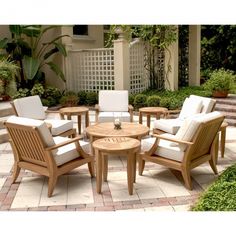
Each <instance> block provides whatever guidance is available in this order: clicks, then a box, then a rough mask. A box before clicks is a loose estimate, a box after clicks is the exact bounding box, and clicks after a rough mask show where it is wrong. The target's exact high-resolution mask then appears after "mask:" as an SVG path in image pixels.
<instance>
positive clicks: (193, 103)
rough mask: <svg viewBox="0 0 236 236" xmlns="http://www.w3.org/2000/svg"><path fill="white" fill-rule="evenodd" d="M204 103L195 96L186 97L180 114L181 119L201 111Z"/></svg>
mask: <svg viewBox="0 0 236 236" xmlns="http://www.w3.org/2000/svg"><path fill="white" fill-rule="evenodd" d="M202 105H203V104H202V101H201V100H200V99H196V98H194V97H192V98H190V97H189V98H186V99H185V101H184V103H183V106H182V109H181V112H180V114H179V119H185V118H187V117H189V116H192V115H194V114H197V113H200V112H201V110H202Z"/></svg>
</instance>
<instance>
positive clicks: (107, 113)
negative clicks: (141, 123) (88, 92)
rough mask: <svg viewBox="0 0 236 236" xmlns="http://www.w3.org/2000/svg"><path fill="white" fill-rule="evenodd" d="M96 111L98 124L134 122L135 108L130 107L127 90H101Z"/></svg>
mask: <svg viewBox="0 0 236 236" xmlns="http://www.w3.org/2000/svg"><path fill="white" fill-rule="evenodd" d="M95 109H96V122H98V123H102V122H113V121H114V119H116V118H119V119H120V121H121V122H122V121H123V122H133V110H134V108H133V106H132V105H129V93H128V91H127V90H100V91H99V95H98V104H97V105H96V106H95Z"/></svg>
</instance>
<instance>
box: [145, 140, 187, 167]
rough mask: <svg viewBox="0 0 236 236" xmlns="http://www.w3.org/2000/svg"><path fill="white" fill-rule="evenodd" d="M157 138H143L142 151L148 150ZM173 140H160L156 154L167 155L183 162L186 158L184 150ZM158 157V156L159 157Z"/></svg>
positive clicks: (166, 156) (168, 157)
mask: <svg viewBox="0 0 236 236" xmlns="http://www.w3.org/2000/svg"><path fill="white" fill-rule="evenodd" d="M155 140H156V138H147V139H143V140H142V142H141V145H142V151H148V150H149V149H150V148H151V147H152V145H153V144H154V142H155ZM172 144H173V142H170V141H167V140H160V142H159V144H158V147H157V150H156V151H155V153H154V154H155V155H157V156H161V157H165V158H167V159H171V160H175V161H179V162H181V161H182V160H183V158H184V152H183V151H182V150H181V149H180V147H179V146H178V145H176V146H174V145H172ZM157 158H158V157H157Z"/></svg>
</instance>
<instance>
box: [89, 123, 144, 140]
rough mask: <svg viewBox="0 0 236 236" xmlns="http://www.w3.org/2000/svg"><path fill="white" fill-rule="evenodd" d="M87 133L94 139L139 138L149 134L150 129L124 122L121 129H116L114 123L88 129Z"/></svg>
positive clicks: (92, 126)
mask: <svg viewBox="0 0 236 236" xmlns="http://www.w3.org/2000/svg"><path fill="white" fill-rule="evenodd" d="M86 133H88V134H89V135H90V136H94V137H100V138H104V137H131V138H132V137H134V138H139V137H142V136H145V135H147V134H148V133H149V128H148V127H146V126H144V125H141V124H136V123H130V122H122V123H121V129H118V130H116V129H114V123H113V122H106V123H98V124H95V125H91V126H89V127H87V128H86Z"/></svg>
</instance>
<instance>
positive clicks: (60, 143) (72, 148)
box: [5, 116, 94, 197]
mask: <svg viewBox="0 0 236 236" xmlns="http://www.w3.org/2000/svg"><path fill="white" fill-rule="evenodd" d="M5 126H6V128H7V130H8V133H9V137H10V143H11V146H12V150H13V153H14V159H15V162H14V172H13V183H14V182H15V181H16V179H17V177H18V175H19V173H20V169H21V168H22V169H27V170H30V171H33V172H36V173H38V174H41V175H44V176H47V177H48V178H49V180H48V197H51V196H52V193H53V189H54V187H55V185H56V183H57V179H58V177H59V176H60V175H63V174H65V173H67V172H69V171H71V170H73V169H75V168H77V167H79V166H81V165H84V164H88V168H89V172H90V175H91V176H92V177H93V176H94V158H93V156H91V155H89V154H88V152H89V147H90V145H89V144H88V143H87V142H84V141H79V139H80V138H81V137H79V136H78V137H76V138H67V137H60V136H58V137H52V134H51V133H50V131H49V128H48V126H47V125H46V123H45V122H44V121H40V120H35V119H29V118H23V117H16V116H12V117H10V118H9V119H8V120H7V121H6V122H5Z"/></svg>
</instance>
